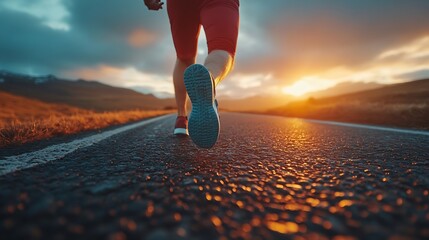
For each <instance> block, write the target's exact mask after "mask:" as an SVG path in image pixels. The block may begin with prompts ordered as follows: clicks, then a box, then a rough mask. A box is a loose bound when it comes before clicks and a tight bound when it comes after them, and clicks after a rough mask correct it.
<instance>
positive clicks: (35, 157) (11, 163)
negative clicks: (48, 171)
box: [0, 115, 171, 176]
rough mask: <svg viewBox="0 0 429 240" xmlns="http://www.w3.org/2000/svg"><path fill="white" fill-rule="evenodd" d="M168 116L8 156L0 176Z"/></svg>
mask: <svg viewBox="0 0 429 240" xmlns="http://www.w3.org/2000/svg"><path fill="white" fill-rule="evenodd" d="M170 116H171V115H164V116H161V117H156V118H151V119H148V120H143V121H141V122H137V123H133V124H130V125H126V126H123V127H120V128H116V129H113V130H110V131H106V132H102V133H98V134H94V135H91V136H89V137H86V138H82V139H77V140H74V141H71V142H68V143H61V144H57V145H52V146H49V147H46V148H44V149H41V150H37V151H34V152H29V153H24V154H21V155H16V156H9V157H6V158H4V159H0V176H1V175H5V174H8V173H11V172H14V171H17V170H22V169H26V168H31V167H34V166H37V165H39V164H43V163H47V162H50V161H55V160H59V159H61V158H63V157H65V156H66V155H67V154H70V153H72V152H74V151H76V150H78V149H81V148H85V147H89V146H91V145H93V144H95V143H98V142H100V141H102V140H104V139H106V138H109V137H111V136H113V135H115V134H118V133H121V132H124V131H127V130H130V129H133V128H136V127H141V126H144V125H147V124H149V123H152V122H156V121H159V120H162V119H164V118H167V117H170Z"/></svg>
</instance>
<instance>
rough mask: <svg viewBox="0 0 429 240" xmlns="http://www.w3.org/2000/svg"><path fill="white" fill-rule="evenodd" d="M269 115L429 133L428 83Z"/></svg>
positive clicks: (316, 101) (315, 101)
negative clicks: (409, 129)
mask: <svg viewBox="0 0 429 240" xmlns="http://www.w3.org/2000/svg"><path fill="white" fill-rule="evenodd" d="M266 113H267V114H275V115H283V116H289V117H302V118H311V119H323V120H333V121H342V122H354V123H365V124H376V125H388V126H398V127H407V128H420V129H429V79H423V80H417V81H412V82H407V83H400V84H392V85H389V86H386V87H382V88H378V89H373V90H366V91H360V92H356V93H350V94H344V95H340V96H335V97H327V98H309V99H307V100H305V101H296V102H292V103H289V104H287V105H285V106H283V107H279V108H275V109H271V110H269V111H267V112H266Z"/></svg>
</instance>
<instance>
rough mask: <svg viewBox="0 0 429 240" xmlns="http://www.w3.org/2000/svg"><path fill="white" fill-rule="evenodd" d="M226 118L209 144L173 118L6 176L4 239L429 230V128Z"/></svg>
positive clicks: (0, 198)
mask: <svg viewBox="0 0 429 240" xmlns="http://www.w3.org/2000/svg"><path fill="white" fill-rule="evenodd" d="M221 123H222V127H221V137H220V139H219V141H218V143H217V144H216V145H215V147H214V148H213V149H211V150H200V149H197V148H196V147H195V146H194V145H193V144H192V142H191V140H190V139H189V138H177V137H174V136H172V135H171V133H172V125H173V124H174V116H171V117H168V118H166V119H163V120H160V121H157V122H154V123H151V124H148V125H146V126H143V127H139V128H136V129H133V130H130V131H127V132H124V133H120V134H117V135H114V136H113V137H110V138H108V139H106V140H103V141H101V142H99V143H97V144H95V145H93V146H90V147H87V148H84V149H80V150H78V151H75V152H73V153H70V154H68V155H67V156H66V157H64V158H63V159H61V160H57V161H53V162H49V163H46V164H42V165H38V166H36V167H33V168H29V169H25V170H22V171H18V172H13V173H10V174H7V175H3V176H0V187H1V192H0V207H1V209H0V230H1V231H0V232H1V237H0V238H1V239H77V238H79V239H100V238H101V239H103V238H104V239H118V240H119V239H150V240H153V239H243V238H244V239H279V238H282V239H336V240H339V239H424V238H426V239H427V238H429V227H428V226H429V136H424V135H415V134H406V133H396V132H389V131H378V130H368V129H362V128H351V127H346V126H335V125H325V124H320V123H311V122H307V121H305V120H300V119H288V118H281V117H270V116H260V115H246V114H234V113H222V115H221ZM0 161H1V160H0Z"/></svg>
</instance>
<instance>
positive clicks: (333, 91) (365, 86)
mask: <svg viewBox="0 0 429 240" xmlns="http://www.w3.org/2000/svg"><path fill="white" fill-rule="evenodd" d="M384 86H386V85H383V84H379V83H372V82H370V83H363V82H342V83H339V84H337V85H335V86H333V87H331V88H328V89H325V90H322V91H316V92H310V93H307V94H305V95H304V96H303V98H309V97H314V98H323V97H332V96H337V95H344V94H348V93H355V92H361V91H365V90H372V89H376V88H381V87H384Z"/></svg>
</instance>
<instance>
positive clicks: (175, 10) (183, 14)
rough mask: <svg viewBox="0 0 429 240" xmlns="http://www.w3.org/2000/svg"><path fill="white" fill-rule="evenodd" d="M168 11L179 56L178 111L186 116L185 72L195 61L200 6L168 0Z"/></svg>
mask: <svg viewBox="0 0 429 240" xmlns="http://www.w3.org/2000/svg"><path fill="white" fill-rule="evenodd" d="M167 11H168V17H169V19H170V27H171V34H172V37H173V42H174V47H175V49H176V57H177V58H176V65H175V67H174V71H173V83H174V92H175V96H176V104H177V112H178V116H186V115H187V111H186V103H187V92H186V88H185V85H184V81H183V73H184V71H185V69H186V68H187V67H188V66H190V65H192V64H194V63H195V58H196V55H197V44H198V35H199V31H200V16H199V14H198V6H197V5H196V4H195V1H193V0H181V1H177V0H168V1H167Z"/></svg>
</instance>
